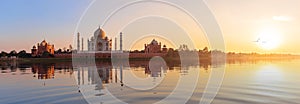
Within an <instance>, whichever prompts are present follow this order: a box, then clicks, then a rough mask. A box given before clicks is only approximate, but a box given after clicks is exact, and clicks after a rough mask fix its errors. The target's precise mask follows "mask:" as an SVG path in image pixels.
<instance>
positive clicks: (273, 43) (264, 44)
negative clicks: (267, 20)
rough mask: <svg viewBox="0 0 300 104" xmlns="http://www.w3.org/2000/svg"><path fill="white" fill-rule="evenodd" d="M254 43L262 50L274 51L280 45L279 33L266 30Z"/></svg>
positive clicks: (273, 30)
mask: <svg viewBox="0 0 300 104" xmlns="http://www.w3.org/2000/svg"><path fill="white" fill-rule="evenodd" d="M256 42H257V44H258V45H259V46H260V47H261V48H263V49H266V50H272V49H275V48H277V47H278V46H279V45H280V43H281V37H280V33H279V32H278V31H276V30H275V29H266V30H264V31H262V32H261V33H260V34H259V36H258V39H257V41H256Z"/></svg>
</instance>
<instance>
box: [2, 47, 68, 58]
mask: <svg viewBox="0 0 300 104" xmlns="http://www.w3.org/2000/svg"><path fill="white" fill-rule="evenodd" d="M72 52H73V51H71V50H69V49H66V50H65V49H64V50H62V49H58V50H56V51H54V54H72ZM49 57H54V55H53V54H51V53H49V52H47V51H45V52H43V53H42V54H40V55H37V56H32V55H31V53H28V52H26V51H25V50H21V51H19V52H17V51H16V50H12V51H10V52H5V51H1V54H0V58H49Z"/></svg>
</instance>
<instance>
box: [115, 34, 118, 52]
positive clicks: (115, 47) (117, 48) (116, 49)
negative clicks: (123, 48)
mask: <svg viewBox="0 0 300 104" xmlns="http://www.w3.org/2000/svg"><path fill="white" fill-rule="evenodd" d="M117 41H118V40H117V37H116V38H115V51H117V49H118V48H117Z"/></svg>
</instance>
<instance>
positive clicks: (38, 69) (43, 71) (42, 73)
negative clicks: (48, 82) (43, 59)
mask: <svg viewBox="0 0 300 104" xmlns="http://www.w3.org/2000/svg"><path fill="white" fill-rule="evenodd" d="M31 71H32V73H33V74H34V77H36V75H37V78H38V79H53V78H54V65H41V64H34V65H32V69H31Z"/></svg>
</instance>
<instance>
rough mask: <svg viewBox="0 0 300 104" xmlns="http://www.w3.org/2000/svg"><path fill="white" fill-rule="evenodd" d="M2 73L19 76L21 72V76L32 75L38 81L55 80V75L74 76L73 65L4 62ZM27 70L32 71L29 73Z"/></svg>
mask: <svg viewBox="0 0 300 104" xmlns="http://www.w3.org/2000/svg"><path fill="white" fill-rule="evenodd" d="M0 66H1V73H2V74H5V73H7V74H9V73H11V74H12V75H17V74H16V72H17V71H20V75H24V74H32V75H33V77H34V78H37V79H54V77H55V73H64V74H70V75H72V74H73V68H72V64H71V63H67V62H66V63H24V62H20V63H19V62H16V61H12V62H2V63H1V64H0ZM27 70H31V73H28V71H27Z"/></svg>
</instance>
